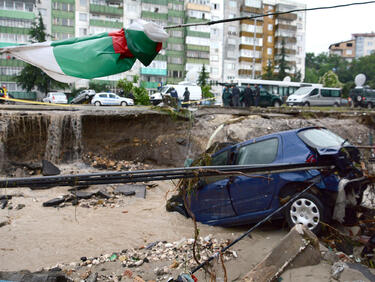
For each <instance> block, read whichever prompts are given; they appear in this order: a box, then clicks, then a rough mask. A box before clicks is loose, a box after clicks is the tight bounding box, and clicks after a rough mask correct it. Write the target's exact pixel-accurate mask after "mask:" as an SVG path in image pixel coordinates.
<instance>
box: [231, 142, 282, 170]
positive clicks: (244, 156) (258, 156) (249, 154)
mask: <svg viewBox="0 0 375 282" xmlns="http://www.w3.org/2000/svg"><path fill="white" fill-rule="evenodd" d="M278 147H279V140H278V139H277V138H271V139H268V140H264V141H260V142H256V143H252V144H249V145H246V146H243V147H241V148H240V149H239V150H238V155H237V164H238V165H250V164H269V163H272V162H273V161H274V160H275V159H276V155H277V150H278Z"/></svg>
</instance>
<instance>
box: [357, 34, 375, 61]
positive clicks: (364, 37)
mask: <svg viewBox="0 0 375 282" xmlns="http://www.w3.org/2000/svg"><path fill="white" fill-rule="evenodd" d="M352 36H353V38H354V40H355V57H356V58H359V57H363V56H368V55H371V54H374V53H375V33H374V32H371V33H355V34H353V35H352Z"/></svg>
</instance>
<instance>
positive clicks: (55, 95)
mask: <svg viewBox="0 0 375 282" xmlns="http://www.w3.org/2000/svg"><path fill="white" fill-rule="evenodd" d="M43 102H45V103H53V104H67V103H68V99H67V98H66V95H65V93H62V92H48V93H47V96H46V97H45V98H43Z"/></svg>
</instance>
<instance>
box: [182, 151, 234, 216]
mask: <svg viewBox="0 0 375 282" xmlns="http://www.w3.org/2000/svg"><path fill="white" fill-rule="evenodd" d="M230 154H231V150H230V149H228V150H225V151H223V152H219V153H218V154H216V155H214V156H213V158H212V161H211V165H214V166H218V165H227V164H228V159H229V158H230ZM229 180H230V178H229V177H228V176H227V175H222V176H211V177H204V178H201V180H200V181H201V185H200V187H199V189H198V190H196V191H195V192H192V193H191V194H190V197H189V198H188V199H189V201H188V202H189V203H190V210H191V211H192V212H193V214H194V216H195V218H196V220H198V221H200V222H204V223H209V222H212V221H215V220H220V219H224V218H228V217H233V216H235V215H236V214H235V212H234V210H233V207H232V202H231V199H230V196H229Z"/></svg>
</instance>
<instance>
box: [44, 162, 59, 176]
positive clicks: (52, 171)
mask: <svg viewBox="0 0 375 282" xmlns="http://www.w3.org/2000/svg"><path fill="white" fill-rule="evenodd" d="M60 173H61V171H60V169H59V168H58V167H57V166H55V165H54V164H53V163H51V162H49V161H47V160H42V174H43V175H44V176H49V175H58V174H60Z"/></svg>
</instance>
